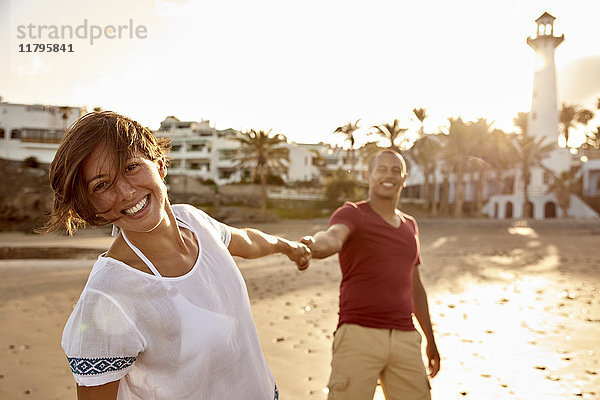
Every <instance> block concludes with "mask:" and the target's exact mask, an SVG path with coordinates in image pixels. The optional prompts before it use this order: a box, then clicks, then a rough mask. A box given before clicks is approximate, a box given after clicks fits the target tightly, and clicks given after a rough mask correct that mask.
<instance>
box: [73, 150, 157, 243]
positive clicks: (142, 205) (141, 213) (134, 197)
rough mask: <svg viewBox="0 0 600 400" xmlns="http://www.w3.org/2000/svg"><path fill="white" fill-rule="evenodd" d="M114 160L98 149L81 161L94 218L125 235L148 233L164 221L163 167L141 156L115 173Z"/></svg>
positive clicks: (128, 162) (104, 151)
mask: <svg viewBox="0 0 600 400" xmlns="http://www.w3.org/2000/svg"><path fill="white" fill-rule="evenodd" d="M116 169H117V167H116V162H115V160H114V156H113V155H111V154H110V152H109V151H107V150H106V148H105V147H104V146H98V147H96V148H95V149H94V151H92V153H91V154H90V155H89V156H88V157H87V158H86V159H85V160H84V162H83V165H82V178H83V179H84V184H85V187H86V191H87V195H88V199H89V201H90V203H91V205H92V206H93V207H94V209H95V210H96V214H97V215H98V216H99V217H101V218H104V219H105V220H106V221H108V222H110V223H112V224H114V225H116V226H118V227H119V228H121V229H123V230H125V231H132V232H150V231H152V230H153V229H155V228H156V227H157V226H158V225H160V223H161V222H162V221H163V220H164V219H165V218H166V217H167V214H166V211H165V210H166V208H165V203H166V202H167V201H168V200H167V189H166V186H165V184H164V182H163V178H164V177H165V176H166V173H167V171H166V167H165V166H164V164H163V163H162V162H160V161H159V162H156V161H151V160H148V159H147V158H145V157H144V156H143V155H142V154H140V153H138V154H135V155H134V156H133V157H132V158H131V159H129V160H127V162H126V163H125V165H124V169H123V170H122V171H116Z"/></svg>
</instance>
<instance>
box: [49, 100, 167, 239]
mask: <svg viewBox="0 0 600 400" xmlns="http://www.w3.org/2000/svg"><path fill="white" fill-rule="evenodd" d="M98 146H105V147H106V150H107V154H110V155H112V156H114V159H113V160H107V161H108V162H111V161H113V162H114V163H115V168H116V174H115V180H116V179H117V178H118V175H119V174H120V173H121V172H120V171H123V168H124V167H125V163H126V162H127V161H128V159H130V158H131V157H133V155H134V154H136V153H138V152H139V153H141V154H143V155H144V156H145V157H146V158H148V159H149V160H151V161H161V162H162V163H163V164H164V165H165V166H166V165H167V153H168V152H169V150H170V147H171V146H170V139H169V138H156V136H154V134H153V133H152V132H151V131H150V129H148V128H145V127H143V126H142V125H140V124H139V123H138V122H137V121H134V120H132V119H130V118H127V117H124V116H122V115H119V114H117V113H115V112H112V111H103V112H93V113H89V114H86V115H84V116H83V117H81V118H79V119H78V120H77V121H75V123H74V124H73V125H71V127H69V129H68V130H67V131H66V132H65V134H64V136H63V138H62V140H61V142H60V145H59V147H58V150H57V151H56V155H55V156H54V160H53V161H52V164H50V185H51V186H52V190H53V192H54V202H53V205H52V210H51V211H50V218H49V220H48V222H47V223H46V225H45V226H44V227H43V228H41V229H39V230H38V231H39V232H52V231H55V230H57V229H59V228H61V227H62V226H64V227H65V228H66V230H67V233H68V234H69V235H71V234H73V232H75V231H76V230H77V229H78V228H81V227H84V226H85V224H86V223H87V224H89V225H91V226H100V225H105V224H106V223H107V221H106V220H104V219H103V218H101V217H98V216H97V215H96V210H94V208H93V207H92V205H91V204H90V202H89V200H88V192H87V188H86V185H85V182H83V179H82V178H81V167H82V165H83V162H84V161H85V159H86V158H87V157H88V156H89V155H90V153H91V152H92V151H93V150H94V149H95V148H96V147H98Z"/></svg>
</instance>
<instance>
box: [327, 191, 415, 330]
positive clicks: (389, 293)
mask: <svg viewBox="0 0 600 400" xmlns="http://www.w3.org/2000/svg"><path fill="white" fill-rule="evenodd" d="M401 219H402V223H401V224H400V227H398V228H394V227H393V226H392V225H390V224H388V223H387V222H385V221H384V220H383V218H381V216H379V214H377V213H376V212H375V211H373V209H372V208H371V206H369V203H367V202H366V201H361V202H359V203H356V204H355V203H350V202H347V203H346V204H344V205H343V206H342V207H340V208H338V209H337V210H336V211H335V213H333V215H332V216H331V219H330V220H329V226H331V225H335V224H344V225H346V226H347V227H348V228H349V229H350V234H349V236H348V239H347V240H346V242H345V243H344V245H343V246H342V248H341V250H340V252H339V259H340V267H341V269H342V282H341V284H340V312H339V316H340V319H339V323H338V327H339V326H340V325H342V324H346V323H349V324H358V325H362V326H366V327H370V328H383V329H399V330H414V329H415V327H414V324H413V321H412V312H413V308H414V303H413V289H412V279H413V271H414V267H415V266H416V265H419V264H420V263H421V258H420V254H419V230H418V227H417V223H416V221H415V219H414V218H413V217H411V216H410V215H407V214H404V213H402V214H401Z"/></svg>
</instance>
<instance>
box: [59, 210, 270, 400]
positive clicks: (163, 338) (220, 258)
mask: <svg viewBox="0 0 600 400" xmlns="http://www.w3.org/2000/svg"><path fill="white" fill-rule="evenodd" d="M173 212H174V213H175V216H176V217H177V220H178V223H179V224H180V226H183V227H185V228H188V229H190V230H192V231H193V232H194V234H195V236H196V240H197V241H198V259H197V260H196V263H195V265H194V266H193V268H192V269H191V270H190V272H188V273H187V274H185V275H182V276H178V277H172V278H169V277H161V276H160V275H159V274H158V271H156V270H155V268H154V266H151V263H150V262H149V261H148V260H147V259H146V260H145V262H146V263H147V264H148V263H150V264H149V265H148V266H149V268H150V269H151V270H154V271H155V275H150V274H148V273H145V272H142V271H139V270H137V269H134V268H132V267H130V266H128V265H126V264H124V263H122V262H120V261H118V260H115V259H112V258H110V257H106V256H104V255H101V256H100V257H98V260H97V261H96V263H95V264H94V267H93V268H92V271H91V273H90V276H89V278H88V281H87V284H86V286H85V288H84V289H83V292H82V294H81V297H80V298H79V301H78V302H77V306H76V307H75V309H74V310H73V313H72V314H71V316H70V318H69V320H68V322H67V325H66V326H65V330H64V332H63V338H62V347H63V349H64V351H65V353H66V355H67V358H68V361H69V364H70V366H71V369H72V371H73V374H74V376H75V380H76V381H77V383H78V384H79V385H81V386H96V385H102V384H105V383H108V382H112V381H115V380H120V383H119V393H118V397H117V398H118V399H119V400H121V399H127V400H130V399H131V400H133V399H143V400H148V399H169V400H174V399H186V400H190V399H210V400H220V399H248V400H271V399H273V398H277V390H276V388H275V383H274V379H273V375H272V374H271V371H270V370H269V367H268V366H267V363H266V362H265V360H264V357H263V354H262V350H261V348H260V344H259V340H258V336H257V333H256V327H255V325H254V321H253V319H252V314H251V311H250V302H249V299H248V292H247V290H246V285H245V283H244V280H243V278H242V276H241V274H240V272H239V270H238V268H237V266H236V265H235V262H234V260H233V258H232V257H231V255H230V254H229V251H228V250H227V246H228V244H229V240H230V238H231V232H230V230H229V228H228V227H227V226H226V225H224V224H221V223H219V222H217V221H215V220H214V219H212V218H211V217H209V216H208V215H206V214H205V213H204V212H202V211H200V210H198V209H196V208H194V207H192V206H188V205H175V206H173ZM130 246H132V245H131V244H130ZM132 249H133V250H134V251H136V252H139V250H138V249H136V248H135V247H133V246H132ZM140 254H141V252H140V253H138V255H140ZM140 257H141V258H142V259H144V258H145V257H143V255H141V256H140Z"/></svg>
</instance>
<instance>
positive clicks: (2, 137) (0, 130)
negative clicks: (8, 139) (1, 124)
mask: <svg viewBox="0 0 600 400" xmlns="http://www.w3.org/2000/svg"><path fill="white" fill-rule="evenodd" d="M0 139H4V128H0Z"/></svg>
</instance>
